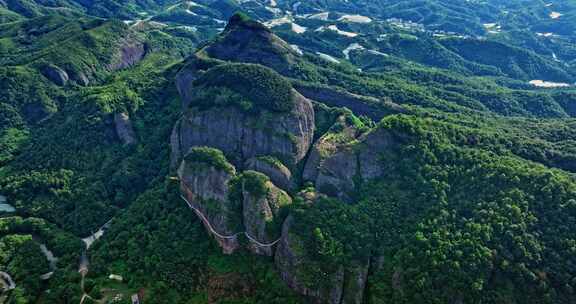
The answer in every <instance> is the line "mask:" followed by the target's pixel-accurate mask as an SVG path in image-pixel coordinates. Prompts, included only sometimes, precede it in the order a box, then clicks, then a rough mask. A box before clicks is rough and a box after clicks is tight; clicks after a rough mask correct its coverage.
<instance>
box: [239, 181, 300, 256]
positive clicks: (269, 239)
mask: <svg viewBox="0 0 576 304" xmlns="http://www.w3.org/2000/svg"><path fill="white" fill-rule="evenodd" d="M266 188H267V193H266V194H265V195H262V196H259V195H255V194H254V193H250V191H247V190H246V189H244V187H243V191H242V197H243V210H242V212H243V219H244V221H243V223H244V227H245V229H246V232H247V233H248V234H249V235H250V236H252V237H254V238H255V239H256V240H258V242H260V243H263V244H270V243H273V242H274V241H275V240H276V239H278V238H279V237H280V233H279V232H278V233H276V232H275V231H273V230H272V229H271V228H272V226H273V225H274V224H275V221H278V220H280V219H276V218H275V217H277V216H279V210H280V208H281V207H284V206H287V205H289V204H291V203H292V199H291V198H290V196H289V195H288V194H286V192H284V191H282V190H281V189H279V188H278V187H276V186H274V184H273V183H271V182H267V183H266ZM249 249H250V250H251V251H252V252H253V253H255V254H260V255H267V256H272V253H273V247H272V246H259V245H258V244H253V243H250V244H249Z"/></svg>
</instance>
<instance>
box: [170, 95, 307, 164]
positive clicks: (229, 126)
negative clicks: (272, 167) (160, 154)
mask: <svg viewBox="0 0 576 304" xmlns="http://www.w3.org/2000/svg"><path fill="white" fill-rule="evenodd" d="M313 137H314V110H313V108H312V104H311V102H310V101H309V100H307V99H306V98H304V97H302V96H301V95H299V94H298V95H297V97H296V102H295V107H294V109H293V110H292V111H291V112H289V113H282V114H278V113H274V114H272V119H268V120H266V119H265V117H262V116H260V117H258V116H255V115H254V114H247V113H244V112H242V111H241V110H239V109H237V108H235V107H226V108H212V109H208V110H204V111H199V112H192V111H191V112H190V113H188V114H187V115H185V116H184V117H183V118H182V119H181V120H180V121H179V122H178V123H177V125H176V127H175V130H174V133H173V136H172V151H173V155H172V156H173V158H180V157H181V156H182V154H183V151H188V149H190V148H191V147H194V146H209V147H214V148H217V149H219V150H221V151H222V152H224V154H226V155H227V156H229V159H230V160H231V161H232V163H234V164H235V165H237V166H242V165H243V164H244V162H245V161H246V160H248V159H250V158H253V157H257V156H265V155H273V156H276V157H278V158H280V159H282V160H283V161H286V163H287V164H288V165H290V166H292V165H295V164H297V163H298V162H300V161H301V160H302V159H303V158H304V157H305V156H306V153H307V151H308V149H309V148H310V146H311V144H312V139H313Z"/></svg>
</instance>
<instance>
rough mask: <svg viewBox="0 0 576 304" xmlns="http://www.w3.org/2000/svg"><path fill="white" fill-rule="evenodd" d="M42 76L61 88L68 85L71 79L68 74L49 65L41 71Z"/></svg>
mask: <svg viewBox="0 0 576 304" xmlns="http://www.w3.org/2000/svg"><path fill="white" fill-rule="evenodd" d="M41 72H42V75H44V76H46V78H48V79H50V81H52V82H54V83H55V84H57V85H59V86H64V85H66V83H68V80H69V79H70V77H68V73H66V71H64V70H63V69H61V68H60V67H57V66H55V65H52V64H50V65H47V66H44V67H43V68H42V69H41Z"/></svg>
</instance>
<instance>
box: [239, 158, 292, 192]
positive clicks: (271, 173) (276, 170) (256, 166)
mask: <svg viewBox="0 0 576 304" xmlns="http://www.w3.org/2000/svg"><path fill="white" fill-rule="evenodd" d="M245 168H246V169H247V170H254V171H258V172H261V173H264V174H265V175H266V176H268V177H269V178H270V180H271V181H272V183H274V185H276V186H278V187H280V188H282V189H284V190H292V189H294V188H295V187H296V186H295V185H294V182H293V181H292V172H290V169H288V168H287V167H286V166H284V165H283V164H282V163H279V162H270V161H267V160H266V159H263V158H261V157H253V158H250V159H248V160H247V161H246V164H245Z"/></svg>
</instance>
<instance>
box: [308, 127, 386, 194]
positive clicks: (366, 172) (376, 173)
mask: <svg viewBox="0 0 576 304" xmlns="http://www.w3.org/2000/svg"><path fill="white" fill-rule="evenodd" d="M395 144H396V141H395V140H394V139H393V138H392V135H391V134H389V133H387V132H386V131H384V130H382V129H375V130H373V131H372V132H370V133H368V134H366V135H363V136H361V137H360V138H359V139H358V140H357V142H353V143H351V144H348V145H344V146H341V147H338V148H337V149H334V148H333V147H331V146H329V145H327V146H325V147H322V143H319V146H317V147H316V150H317V151H319V152H318V154H319V155H322V152H324V151H328V152H332V154H331V155H329V156H327V157H325V158H321V160H320V161H317V162H315V163H313V161H315V160H316V159H313V158H311V159H310V161H309V164H307V165H306V166H307V169H308V173H307V177H308V179H309V180H311V181H313V182H314V184H315V187H316V189H318V191H320V192H321V193H324V194H327V195H328V196H332V197H337V198H339V199H341V200H343V201H345V202H352V200H353V196H354V193H355V192H356V191H357V190H358V188H359V187H360V183H362V182H363V181H368V180H372V179H375V178H378V177H380V176H382V175H383V174H384V173H385V172H386V168H385V166H384V162H383V160H382V156H381V154H380V153H381V151H383V150H384V149H386V148H388V147H390V146H392V145H395ZM314 177H315V178H314Z"/></svg>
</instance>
